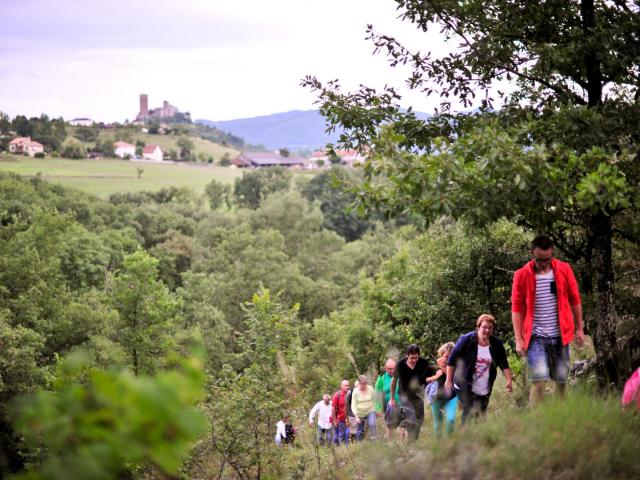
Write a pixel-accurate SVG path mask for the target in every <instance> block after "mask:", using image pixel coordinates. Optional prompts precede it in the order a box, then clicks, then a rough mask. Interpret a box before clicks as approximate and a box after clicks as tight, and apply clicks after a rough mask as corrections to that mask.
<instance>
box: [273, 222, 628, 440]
mask: <svg viewBox="0 0 640 480" xmlns="http://www.w3.org/2000/svg"><path fill="white" fill-rule="evenodd" d="M530 253H531V260H530V261H529V262H527V263H526V264H525V265H524V266H522V267H521V268H520V269H518V270H517V271H516V272H515V274H514V276H513V286H512V292H511V320H512V325H513V332H514V337H515V345H516V351H517V353H518V354H520V355H522V356H524V357H526V361H527V365H528V377H529V380H530V381H531V383H532V386H531V390H530V395H529V401H530V403H531V404H537V403H539V402H541V401H542V400H543V397H544V390H545V384H546V382H547V381H549V380H550V381H553V383H554V384H555V393H556V394H557V395H559V396H563V395H564V393H565V386H566V382H567V377H568V373H569V345H570V343H571V342H572V341H574V339H575V343H576V345H577V346H578V347H580V346H582V344H583V343H584V328H583V322H582V304H581V298H580V294H579V291H578V284H577V281H576V278H575V275H574V272H573V270H572V268H571V266H570V265H569V264H568V263H565V262H563V261H560V260H557V259H556V258H554V257H553V243H552V241H551V239H550V238H549V237H548V236H545V235H541V236H538V237H536V238H535V239H534V240H533V241H532V244H531V252H530ZM495 327H496V321H495V318H494V317H493V316H492V315H490V314H487V313H484V314H482V315H480V316H479V317H478V319H477V321H476V324H475V329H474V330H472V331H470V332H468V333H466V334H464V335H462V336H460V338H459V339H458V340H457V342H455V343H453V342H447V343H445V344H443V345H441V346H440V348H438V350H437V360H436V362H435V364H434V363H433V362H431V361H429V360H427V359H426V358H423V357H421V355H420V354H421V352H420V348H419V347H418V345H415V344H411V345H409V346H408V347H407V348H406V351H405V355H404V358H402V359H401V360H399V361H398V362H397V363H396V361H395V360H394V359H392V358H389V359H387V361H386V362H385V365H384V372H383V373H382V374H381V375H380V376H379V377H378V378H377V381H376V383H375V386H374V387H372V386H371V385H370V384H369V379H368V378H367V376H366V375H360V376H359V377H358V379H357V381H356V382H355V383H354V386H353V387H351V385H350V383H349V381H348V380H342V382H341V384H340V389H339V390H338V391H337V392H335V394H334V395H333V397H331V396H329V395H328V394H325V395H323V398H322V400H321V401H319V402H318V403H317V404H316V405H314V407H313V408H312V409H311V411H310V413H309V422H310V424H311V425H314V423H315V425H316V426H317V440H318V442H319V443H320V444H322V445H327V446H328V445H330V444H331V443H334V444H336V445H340V444H347V443H349V441H352V440H355V441H361V440H362V439H363V438H364V434H365V429H367V428H368V432H367V437H368V438H369V439H371V440H375V439H376V438H377V433H378V432H377V418H383V419H384V427H385V433H384V436H385V438H390V437H392V436H393V435H394V431H398V432H400V435H402V436H407V437H408V438H409V440H412V441H415V440H417V439H418V436H419V435H420V430H421V428H422V424H423V422H424V412H425V403H427V404H428V405H430V407H431V412H432V414H433V422H434V431H435V433H436V434H437V435H440V434H442V433H443V431H444V432H447V433H450V432H452V431H453V430H454V427H455V423H456V415H457V412H458V410H461V417H462V418H461V422H462V423H463V424H464V423H465V422H467V421H468V419H469V418H471V417H478V416H482V415H484V413H485V412H486V411H487V407H488V405H489V399H490V396H491V392H492V388H493V384H494V382H495V379H496V377H497V370H498V368H500V369H501V370H502V372H503V373H504V376H505V378H506V386H505V389H506V390H507V392H511V391H512V375H511V370H510V368H509V362H508V360H507V354H506V351H505V347H504V344H503V342H502V340H500V339H499V338H498V337H497V336H495V335H494V331H495ZM633 378H635V381H636V383H635V384H633V385H634V386H635V389H634V390H633V396H632V395H631V394H626V393H625V394H626V395H627V396H629V397H630V398H633V400H630V399H628V400H626V399H623V403H624V402H625V401H626V402H628V403H632V402H633V401H635V400H637V402H638V406H639V407H640V393H638V392H639V391H640V369H639V370H638V372H636V374H634V377H632V379H630V382H631V381H632V380H633ZM636 385H637V386H636ZM625 392H626V390H625ZM443 423H444V426H443ZM351 437H353V438H351ZM281 440H282V439H281Z"/></svg>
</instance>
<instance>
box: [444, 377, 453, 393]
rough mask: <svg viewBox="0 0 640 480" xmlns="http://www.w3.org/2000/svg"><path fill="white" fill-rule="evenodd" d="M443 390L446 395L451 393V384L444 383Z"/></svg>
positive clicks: (448, 382)
mask: <svg viewBox="0 0 640 480" xmlns="http://www.w3.org/2000/svg"><path fill="white" fill-rule="evenodd" d="M444 389H445V391H446V392H447V393H449V392H451V391H452V390H453V382H450V381H448V380H447V381H446V382H444Z"/></svg>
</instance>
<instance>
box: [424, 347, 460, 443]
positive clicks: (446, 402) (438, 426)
mask: <svg viewBox="0 0 640 480" xmlns="http://www.w3.org/2000/svg"><path fill="white" fill-rule="evenodd" d="M454 346H455V344H454V343H453V342H447V343H445V344H444V345H442V346H440V348H438V359H437V360H436V362H437V364H438V367H439V368H438V371H437V372H436V373H435V375H433V376H431V377H428V378H427V383H428V384H427V386H426V388H425V393H426V395H425V396H426V401H427V403H429V404H430V405H431V413H432V414H433V429H434V431H435V433H436V435H440V434H441V433H442V417H443V414H444V417H445V419H446V423H447V427H446V429H447V433H451V432H453V428H454V426H455V423H456V410H457V408H458V398H457V397H456V396H455V392H453V391H452V392H451V393H449V394H447V392H446V391H445V389H444V382H445V380H446V379H447V360H448V359H449V355H450V354H451V351H452V350H453V347H454Z"/></svg>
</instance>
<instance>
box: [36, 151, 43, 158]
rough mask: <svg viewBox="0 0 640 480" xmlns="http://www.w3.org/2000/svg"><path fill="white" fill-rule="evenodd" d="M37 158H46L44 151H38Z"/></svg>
mask: <svg viewBox="0 0 640 480" xmlns="http://www.w3.org/2000/svg"><path fill="white" fill-rule="evenodd" d="M34 157H35V158H44V152H38V153H36V154H35V155H34Z"/></svg>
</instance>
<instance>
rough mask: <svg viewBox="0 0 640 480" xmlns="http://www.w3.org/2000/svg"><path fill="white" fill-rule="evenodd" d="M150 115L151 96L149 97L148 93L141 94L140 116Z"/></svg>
mask: <svg viewBox="0 0 640 480" xmlns="http://www.w3.org/2000/svg"><path fill="white" fill-rule="evenodd" d="M148 116H149V97H147V94H146V93H141V94H140V115H139V117H140V118H145V117H148Z"/></svg>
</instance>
